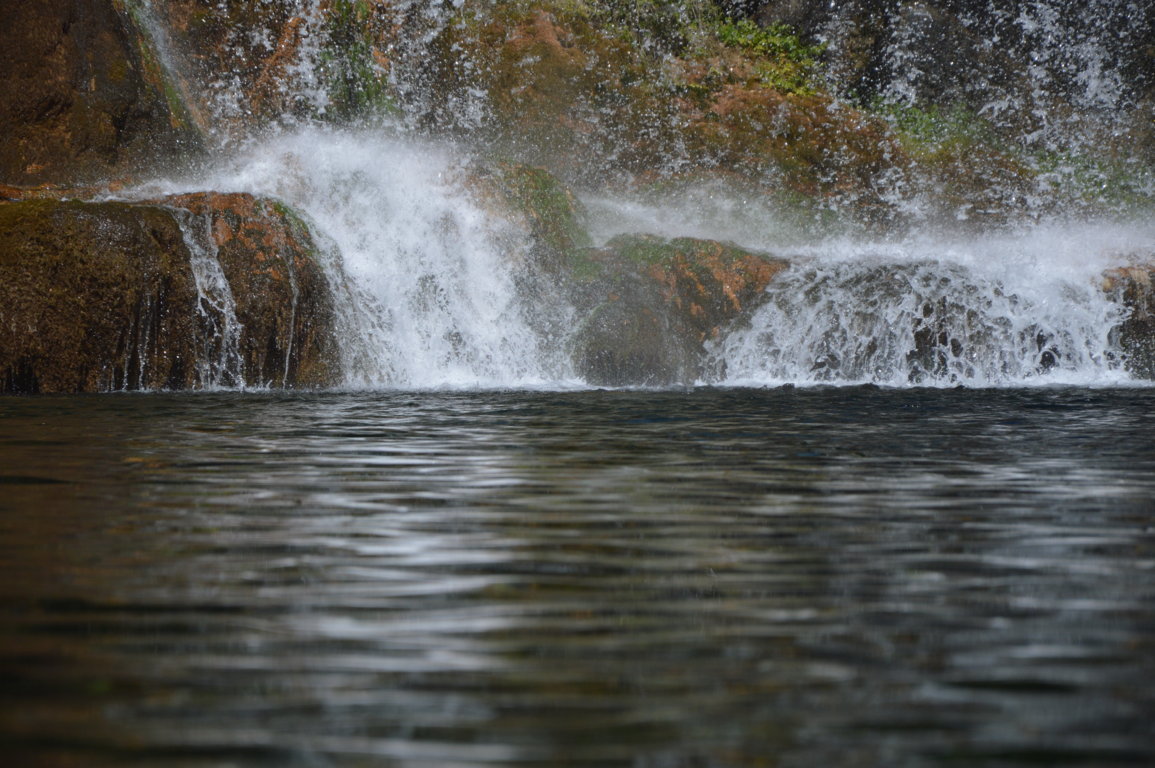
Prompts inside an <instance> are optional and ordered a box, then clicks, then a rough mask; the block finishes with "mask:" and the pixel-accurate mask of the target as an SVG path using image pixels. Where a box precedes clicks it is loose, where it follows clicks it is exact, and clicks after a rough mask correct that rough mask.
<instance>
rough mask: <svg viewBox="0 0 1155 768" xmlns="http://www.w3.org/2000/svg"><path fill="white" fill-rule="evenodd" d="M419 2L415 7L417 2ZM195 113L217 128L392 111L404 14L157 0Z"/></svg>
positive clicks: (383, 9) (367, 3) (368, 6)
mask: <svg viewBox="0 0 1155 768" xmlns="http://www.w3.org/2000/svg"><path fill="white" fill-rule="evenodd" d="M418 5H420V4H414V6H415V7H416V6H418ZM153 7H154V10H153V13H154V14H155V17H156V18H157V19H158V20H160V21H161V22H162V24H163V26H164V28H165V30H166V32H167V36H168V42H169V45H170V47H171V49H172V52H173V55H174V56H175V57H176V59H177V60H178V61H179V62H180V64H181V67H180V69H181V78H182V85H183V89H184V91H185V92H186V94H187V98H188V99H189V100H190V102H191V107H192V109H193V110H194V111H195V112H196V113H197V114H198V115H200V116H201V118H202V119H203V120H204V121H205V124H206V127H208V128H210V129H211V130H212V131H214V132H220V133H224V134H236V135H244V134H245V133H246V132H247V131H249V130H251V129H253V128H254V127H258V126H261V125H264V124H267V123H276V122H283V123H293V122H295V121H298V120H314V119H318V120H338V121H340V120H344V119H348V118H356V117H363V116H365V115H366V114H367V113H371V112H381V111H390V110H391V108H392V99H393V95H392V87H391V85H390V73H391V71H392V59H393V57H394V55H395V48H396V46H397V45H398V42H399V38H400V37H401V36H402V34H403V32H402V29H403V20H404V18H405V8H403V7H399V5H398V4H395V3H391V2H388V1H387V0H326V2H322V3H302V2H299V0H262V2H260V3H254V2H250V1H249V0H220V2H214V3H206V2H204V1H203V0H155V2H154V3H153Z"/></svg>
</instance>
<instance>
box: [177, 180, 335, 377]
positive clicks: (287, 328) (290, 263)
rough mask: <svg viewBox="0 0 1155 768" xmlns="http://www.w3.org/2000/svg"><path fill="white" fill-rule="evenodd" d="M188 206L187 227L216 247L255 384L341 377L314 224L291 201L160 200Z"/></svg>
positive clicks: (217, 196) (245, 366)
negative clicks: (292, 208) (289, 204)
mask: <svg viewBox="0 0 1155 768" xmlns="http://www.w3.org/2000/svg"><path fill="white" fill-rule="evenodd" d="M160 202H161V203H163V204H164V205H166V206H173V207H175V208H177V209H178V211H177V212H178V214H179V212H180V211H188V212H189V214H191V216H190V217H189V218H187V219H186V226H188V227H189V228H191V229H193V230H194V232H193V233H192V235H193V237H194V238H199V239H200V240H201V243H200V244H199V245H200V246H201V247H204V248H206V250H207V251H208V253H209V254H212V252H213V251H215V254H212V255H215V258H216V260H217V261H218V262H219V263H220V268H221V271H222V273H223V275H224V277H225V279H226V280H227V281H228V285H229V289H230V293H231V295H232V299H233V302H234V305H235V309H234V311H235V315H236V321H237V323H238V324H239V326H240V329H241V332H240V334H239V338H238V349H237V353H238V355H239V357H240V363H241V369H240V370H241V380H242V381H243V382H244V383H245V384H247V385H249V386H254V385H255V386H276V387H286V386H295V387H322V386H330V385H332V384H334V383H335V382H336V380H337V373H338V371H337V343H336V338H335V334H334V328H333V312H334V308H333V297H332V293H331V292H330V290H329V284H328V281H327V279H326V278H325V274H324V272H323V271H322V269H321V267H320V265H319V264H318V263H317V259H316V246H315V245H314V244H313V241H312V238H311V237H310V235H309V231H308V228H307V227H306V226H305V224H304V223H303V222H302V221H301V220H300V219H298V218H297V217H296V216H295V215H294V214H293V213H292V212H291V211H290V210H289V209H288V208H287V207H285V206H284V205H283V204H281V203H278V202H276V201H273V200H269V199H265V198H257V197H253V196H252V195H247V194H221V193H217V192H205V193H198V194H193V195H180V196H176V197H169V198H166V199H164V200H162V201H160Z"/></svg>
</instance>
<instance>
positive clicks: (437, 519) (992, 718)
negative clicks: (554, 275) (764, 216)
mask: <svg viewBox="0 0 1155 768" xmlns="http://www.w3.org/2000/svg"><path fill="white" fill-rule="evenodd" d="M0 679H2V685H0V754H3V755H5V758H4V763H5V764H6V765H19V766H24V765H28V766H120V765H131V766H137V765H144V766H153V765H156V766H197V767H198V768H199V767H200V766H245V767H247V766H362V765H364V766H394V765H396V766H408V765H423V766H425V765H428V766H481V765H494V766H496V765H543V766H544V765H590V766H603V765H604V766H642V767H645V768H659V767H660V768H666V767H671V768H672V767H682V766H687V767H689V766H694V767H699V766H776V765H780V766H816V765H834V766H899V765H901V766H939V765H945V766H955V765H967V766H970V765H983V766H1002V765H1008V766H1017V765H1040V764H1041V765H1087V766H1109V765H1148V764H1152V763H1155V726H1153V725H1152V723H1153V722H1155V390H1152V389H1134V390H1084V389H1070V390H1066V389H1064V390H1014V391H1010V390H1008V391H965V390H949V391H938V390H879V389H867V388H863V389H833V390H820V389H811V390H805V389H797V390H791V389H783V390H769V391H744V390H729V391H694V392H682V393H652V392H632V393H631V392H575V393H524V392H521V393H467V394H429V393H402V394H380V393H378V394H324V395H278V394H198V395H192V394H186V395H116V396H102V397H75V398H72V397H67V398H50V397H44V398H23V399H22V398H8V399H2V400H0Z"/></svg>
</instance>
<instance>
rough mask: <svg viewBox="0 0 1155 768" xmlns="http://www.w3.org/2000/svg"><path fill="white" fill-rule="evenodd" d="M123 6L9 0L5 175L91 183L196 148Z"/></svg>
mask: <svg viewBox="0 0 1155 768" xmlns="http://www.w3.org/2000/svg"><path fill="white" fill-rule="evenodd" d="M118 7H121V8H123V4H117V3H113V2H110V1H108V0H101V1H97V2H80V3H78V2H72V1H71V0H5V5H4V22H3V23H2V24H0V71H2V72H3V73H4V76H3V77H2V78H0V183H7V184H17V185H31V184H43V183H50V184H61V185H75V184H78V183H91V182H95V181H100V180H103V179H107V178H109V177H117V176H123V175H126V174H131V173H133V172H137V171H140V170H141V169H143V168H146V167H149V168H154V169H155V168H157V167H163V166H164V165H165V164H167V163H168V162H170V161H171V160H172V159H173V158H175V157H178V156H182V155H184V154H187V152H188V151H190V150H196V149H198V148H199V146H200V138H199V134H198V132H197V131H196V130H195V128H194V127H193V126H192V124H191V123H190V122H189V120H188V119H187V116H186V113H185V111H184V110H183V107H182V105H181V103H180V100H179V99H178V98H177V97H176V95H175V93H173V92H172V91H171V89H170V87H169V85H168V83H167V82H166V79H165V74H164V72H163V69H162V68H161V66H160V63H159V61H158V59H157V56H156V53H155V51H154V50H153V49H152V47H151V45H150V44H149V43H148V41H147V40H146V39H145V38H144V37H143V36H142V35H141V34H140V32H139V30H138V29H136V27H135V25H134V24H133V22H132V20H131V18H130V17H129V15H128V14H127V12H123V13H122V12H119V11H118Z"/></svg>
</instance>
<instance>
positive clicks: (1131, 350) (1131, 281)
mask: <svg viewBox="0 0 1155 768" xmlns="http://www.w3.org/2000/svg"><path fill="white" fill-rule="evenodd" d="M1103 289H1104V290H1105V291H1106V292H1107V293H1108V294H1109V295H1112V296H1114V298H1115V300H1116V301H1119V302H1120V303H1122V304H1123V305H1124V306H1125V307H1126V308H1127V309H1128V310H1129V314H1128V315H1127V318H1126V319H1125V320H1124V321H1123V323H1122V324H1120V325H1119V326H1118V327H1117V328H1116V329H1115V332H1114V333H1115V341H1116V343H1117V344H1118V345H1119V348H1120V349H1121V350H1122V352H1123V355H1124V365H1125V366H1126V368H1127V370H1128V371H1129V372H1130V373H1131V374H1132V375H1133V376H1137V377H1139V378H1143V379H1155V266H1133V267H1119V268H1117V269H1112V270H1108V271H1107V272H1106V273H1105V274H1104V276H1103Z"/></svg>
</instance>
